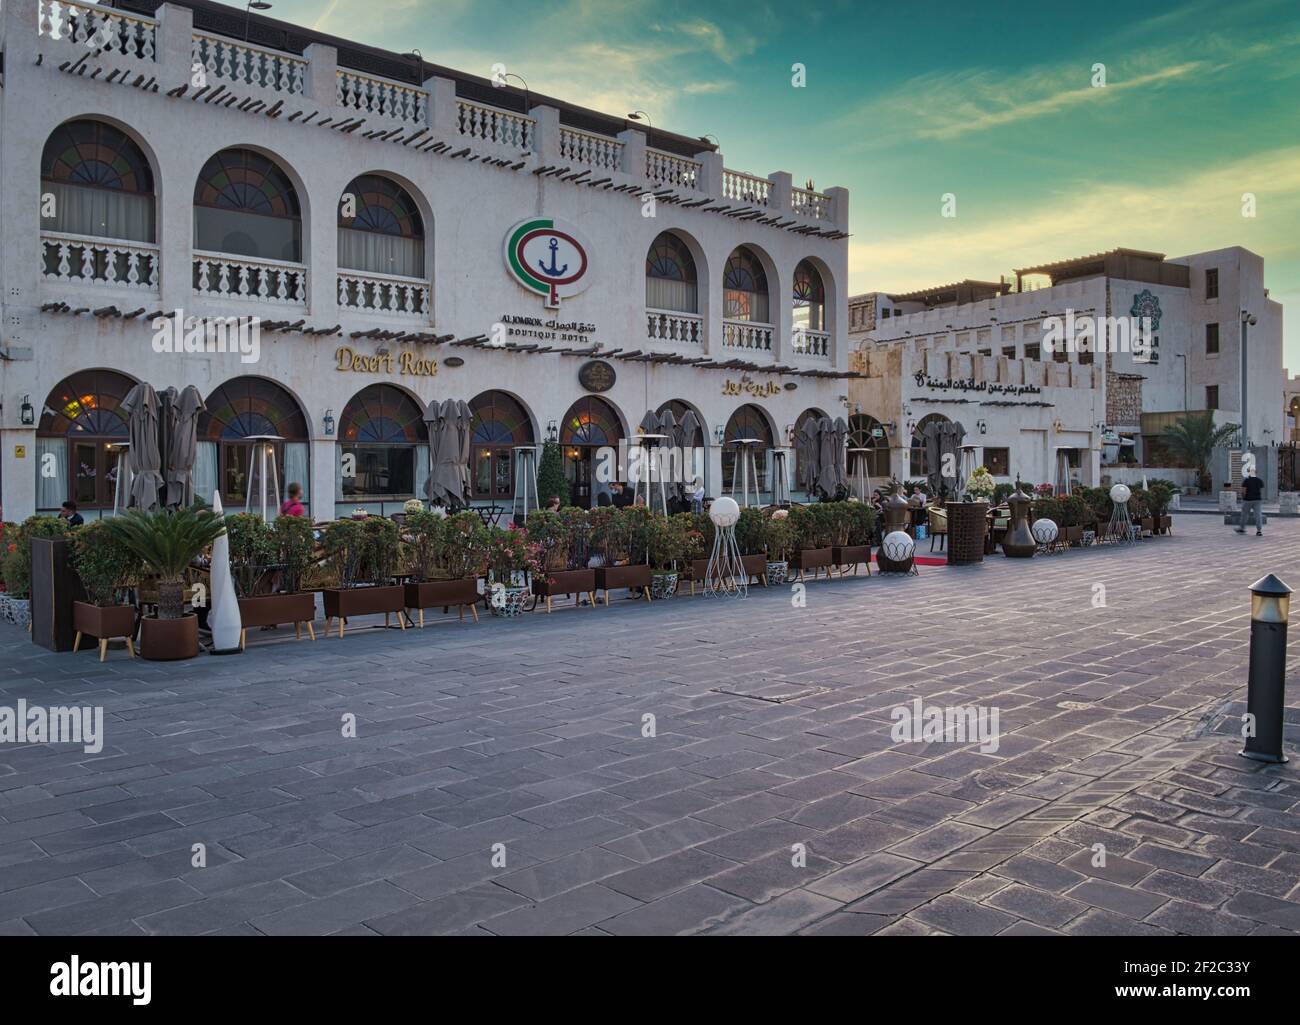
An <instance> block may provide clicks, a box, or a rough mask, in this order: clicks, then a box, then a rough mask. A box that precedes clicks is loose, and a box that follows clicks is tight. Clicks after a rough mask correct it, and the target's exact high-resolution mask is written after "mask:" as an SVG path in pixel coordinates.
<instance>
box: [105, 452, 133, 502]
mask: <svg viewBox="0 0 1300 1025" xmlns="http://www.w3.org/2000/svg"><path fill="white" fill-rule="evenodd" d="M109 448H110V449H112V450H114V454H115V455H116V457H117V474H116V476H115V478H114V480H113V515H114V516H120V515H121V514H122V513H124V512H126V504H127V502H128V501H129V500H130V497H131V467H130V465H129V463H128V460H127V458H126V457H127V455H128V454H129V453H130V451H131V443H130V442H129V441H121V442H113V443H112V444H111V445H110V446H109Z"/></svg>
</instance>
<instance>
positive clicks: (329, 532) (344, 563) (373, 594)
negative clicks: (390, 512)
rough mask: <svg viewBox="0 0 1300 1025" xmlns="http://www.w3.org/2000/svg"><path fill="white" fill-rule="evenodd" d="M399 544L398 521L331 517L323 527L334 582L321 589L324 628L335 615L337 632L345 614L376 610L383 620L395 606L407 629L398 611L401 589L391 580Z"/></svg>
mask: <svg viewBox="0 0 1300 1025" xmlns="http://www.w3.org/2000/svg"><path fill="white" fill-rule="evenodd" d="M400 544H401V537H400V534H399V532H398V529H397V524H396V523H394V522H393V521H392V520H390V519H386V518H385V517H382V516H367V517H365V518H364V519H360V520H336V521H335V522H333V523H331V524H330V525H329V526H328V527H326V528H325V555H326V557H327V558H328V559H329V560H330V562H331V563H332V564H333V568H334V570H335V573H336V574H337V579H338V584H339V586H338V587H330V588H326V589H325V591H324V592H323V597H324V600H325V632H326V633H329V629H330V625H331V624H332V622H333V621H334V619H336V618H337V619H338V621H339V637H340V638H342V637H343V631H344V627H345V626H346V624H347V621H348V620H349V619H350V618H352V617H353V616H371V615H378V614H379V613H381V612H382V613H383V614H384V625H385V626H387V625H388V621H389V616H390V615H392V614H393V613H394V612H396V613H397V614H398V616H397V623H398V625H399V626H400V627H401V628H402V629H403V630H405V629H406V620H405V617H404V616H403V615H402V610H403V609H404V608H405V604H404V602H405V599H406V592H405V590H404V589H403V587H402V585H401V584H395V583H393V576H394V574H395V573H396V571H397V559H398V547H399V545H400Z"/></svg>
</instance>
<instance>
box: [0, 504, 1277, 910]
mask: <svg viewBox="0 0 1300 1025" xmlns="http://www.w3.org/2000/svg"><path fill="white" fill-rule="evenodd" d="M1175 531H1176V533H1175V534H1174V535H1173V536H1172V537H1169V538H1164V539H1157V540H1151V541H1147V542H1143V543H1142V544H1140V545H1137V546H1132V547H1115V548H1106V549H1088V550H1081V551H1073V552H1069V553H1065V554H1060V555H1055V556H1050V557H1038V558H1035V559H1033V560H1031V561H1029V562H1023V561H1019V560H1008V559H1004V558H1002V557H1001V556H999V557H996V558H994V559H991V560H989V561H988V562H986V563H985V564H984V565H983V566H979V567H970V568H943V569H923V570H922V572H921V575H920V576H918V577H911V578H906V579H901V578H882V577H873V578H871V579H865V578H862V577H858V578H852V577H850V578H847V579H843V580H833V581H829V582H828V581H819V582H817V583H811V582H810V583H809V584H808V586H807V590H806V607H802V608H800V607H795V604H796V603H794V602H792V597H793V596H792V592H791V591H790V589H789V588H773V589H771V590H767V591H763V590H761V589H760V590H755V591H751V593H750V596H749V598H747V599H745V600H737V601H726V600H713V599H709V600H706V599H704V598H702V597H701V598H694V599H690V598H677V599H673V600H671V601H666V602H659V603H655V604H654V605H646V604H645V603H644V602H640V601H636V602H633V601H619V600H615V601H614V602H613V603H612V604H611V607H609V608H608V609H606V608H603V607H601V608H597V609H591V608H577V609H575V608H566V609H564V610H557V611H556V612H555V613H554V614H552V615H550V616H547V615H545V614H540V613H539V614H533V615H530V616H526V617H524V618H523V619H522V620H520V621H513V622H512V621H500V620H490V619H488V618H487V617H484V621H483V622H482V623H481V624H478V625H475V624H473V623H471V622H469V621H466V622H464V623H461V622H458V621H456V618H455V616H454V615H453V616H450V617H448V619H447V620H446V621H442V620H441V617H438V616H435V617H433V619H434V620H437V621H436V622H431V623H430V625H429V626H428V627H427V628H426V629H424V630H422V631H421V630H408V631H406V632H405V633H401V632H399V631H397V630H388V631H384V630H381V629H355V630H353V631H351V632H350V633H349V635H348V636H347V637H346V638H345V639H344V640H342V641H340V640H338V639H337V638H336V637H333V638H329V639H321V640H318V641H316V642H315V643H311V642H308V641H302V642H295V641H293V639H292V635H291V634H286V633H284V632H276V633H264V632H255V633H254V634H253V635H252V638H251V643H250V647H249V650H248V652H247V653H246V654H245V655H243V656H240V657H228V658H211V657H207V656H203V657H200V658H198V659H195V660H192V661H190V662H185V663H179V664H165V663H146V662H142V661H138V660H137V661H130V660H128V659H127V658H126V656H125V654H124V653H112V654H111V655H110V659H109V661H108V662H106V663H104V664H102V665H101V664H100V663H99V662H98V661H97V660H96V655H95V654H94V653H83V654H79V655H71V654H63V655H54V654H52V653H49V652H46V651H44V650H42V649H39V648H36V647H34V646H32V645H31V644H30V643H29V642H28V640H27V638H26V635H25V634H23V633H20V632H19V631H18V630H16V629H15V628H13V627H9V626H0V706H9V707H12V706H14V704H15V703H16V702H17V700H18V699H19V698H25V699H26V700H27V701H28V702H29V703H39V704H43V705H47V706H50V705H69V704H72V705H83V704H97V705H101V706H102V707H103V709H104V715H105V734H106V737H105V746H104V749H103V750H102V751H101V752H99V753H98V754H93V755H92V754H87V753H85V752H84V751H83V750H82V749H81V748H80V747H78V746H75V745H58V746H55V745H0V934H22V935H31V934H37V933H54V934H90V933H100V934H118V935H120V934H132V933H134V934H141V933H143V934H155V935H169V934H192V933H234V934H255V933H261V934H330V933H333V934H361V933H363V934H376V933H378V934H386V935H411V934H434V933H438V934H441V933H457V934H459V933H477V934H483V933H494V934H503V935H505V934H556V933H582V934H597V933H604V934H615V935H624V934H645V933H693V932H717V933H796V932H800V933H807V934H841V935H865V934H871V933H874V934H879V935H891V934H898V935H917V934H934V933H951V934H957V933H976V934H993V933H1008V934H1026V933H1028V934H1036V935H1037V934H1044V935H1046V934H1077V935H1084V934H1105V933H1114V934H1125V935H1132V934H1148V933H1149V934H1160V933H1169V934H1172V933H1187V934H1198V935H1199V934H1252V933H1258V934H1272V933H1278V934H1281V933H1295V932H1300V759H1293V761H1292V762H1291V763H1290V764H1289V765H1287V766H1280V767H1273V766H1261V765H1259V764H1257V763H1254V762H1249V761H1246V760H1244V759H1242V758H1240V757H1239V756H1238V755H1237V750H1238V749H1239V747H1240V739H1239V738H1235V737H1234V736H1233V735H1232V734H1233V731H1234V730H1235V729H1236V728H1237V722H1238V720H1237V716H1239V715H1240V711H1241V708H1242V702H1243V701H1244V697H1245V662H1246V653H1247V641H1248V631H1249V619H1248V613H1249V601H1248V594H1247V592H1246V587H1247V585H1248V584H1250V583H1251V582H1252V581H1253V580H1255V579H1256V578H1258V577H1260V576H1262V575H1263V574H1264V573H1266V572H1277V573H1278V574H1279V575H1280V576H1282V577H1283V578H1284V579H1289V580H1290V581H1291V583H1293V584H1297V583H1298V582H1300V523H1297V524H1292V523H1291V522H1290V521H1277V522H1276V525H1273V524H1270V531H1269V537H1268V542H1267V545H1265V544H1264V543H1262V542H1258V543H1257V542H1256V539H1255V538H1253V537H1245V538H1243V537H1239V536H1238V535H1236V534H1234V533H1231V532H1230V531H1228V530H1226V529H1225V528H1223V527H1222V526H1221V525H1219V524H1217V522H1215V521H1214V520H1213V519H1212V518H1209V517H1203V516H1202V517H1197V516H1179V517H1176V519H1175ZM1102 599H1104V604H1103V603H1102ZM358 625H360V624H358ZM318 635H319V631H318ZM1295 650H1296V651H1297V652H1298V653H1300V646H1297V647H1296V648H1295ZM1298 667H1300V654H1297V655H1296V656H1295V657H1293V658H1292V660H1291V669H1292V672H1293V673H1294V672H1295V670H1296V668H1298ZM1293 690H1294V685H1293ZM1296 697H1300V695H1296V696H1295V697H1293V699H1292V701H1293V705H1300V701H1297V700H1296ZM916 698H920V699H922V700H923V701H924V703H925V704H926V705H927V706H940V707H943V706H959V705H964V706H970V705H975V706H983V707H985V708H990V709H992V708H996V709H997V710H998V712H999V717H1000V718H999V725H1000V744H999V746H998V749H997V750H996V751H982V750H981V746H980V745H979V744H978V743H943V742H933V741H932V742H928V743H926V742H913V743H896V742H895V741H893V740H892V739H891V736H890V729H891V726H892V725H893V720H892V719H891V715H890V713H891V710H893V709H895V708H897V707H899V706H909V705H910V703H911V702H912V701H913V699H916ZM345 715H354V716H355V717H356V724H357V727H356V734H357V735H356V737H355V738H345V737H344V736H343V735H342V734H343V730H342V718H343V717H344V716H345ZM648 715H652V716H654V736H653V737H647V736H643V722H644V720H643V717H645V716H648ZM1288 715H1289V717H1290V723H1291V726H1290V728H1289V736H1290V737H1291V740H1292V742H1294V741H1296V740H1300V736H1297V734H1300V707H1292V708H1290V709H1289V712H1288ZM195 844H203V845H205V848H206V866H205V867H194V865H193V858H194V855H193V853H192V852H193V849H194V845H195ZM796 852H802V854H801V855H799V856H798V857H796ZM1103 852H1104V862H1103V860H1102V859H1101V858H1100V857H1099V855H1100V854H1101V853H1103ZM502 855H503V856H504V864H502V863H501V857H502ZM494 856H495V857H494ZM795 861H798V862H799V864H798V865H797V866H796V864H794V862H795Z"/></svg>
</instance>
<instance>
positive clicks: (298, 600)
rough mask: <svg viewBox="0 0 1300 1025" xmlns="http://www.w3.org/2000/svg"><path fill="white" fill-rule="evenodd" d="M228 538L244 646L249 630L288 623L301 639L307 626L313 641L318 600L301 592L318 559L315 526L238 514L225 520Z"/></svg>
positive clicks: (305, 521)
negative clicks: (304, 625) (306, 577)
mask: <svg viewBox="0 0 1300 1025" xmlns="http://www.w3.org/2000/svg"><path fill="white" fill-rule="evenodd" d="M226 535H227V536H228V537H229V538H230V570H231V574H230V575H231V577H232V579H233V580H234V582H235V595H236V600H237V601H238V603H239V619H240V624H241V626H242V630H241V633H240V646H241V647H242V646H243V645H244V643H245V642H246V640H247V634H248V630H249V629H250V628H254V627H268V626H280V625H282V624H289V623H292V624H293V626H294V634H295V636H297V637H301V636H302V626H303V624H304V623H305V624H306V625H307V634H308V636H309V637H310V638H311V639H312V640H313V641H314V640H315V639H316V630H315V628H314V627H313V626H312V621H313V620H314V619H315V618H316V596H315V594H314V592H311V591H305V592H304V591H303V590H302V582H303V580H304V578H305V576H306V574H307V571H308V569H309V568H310V566H311V564H312V562H313V561H314V555H315V537H314V534H313V530H312V525H311V521H310V520H308V519H307V518H306V517H304V516H280V517H277V518H276V520H275V522H274V523H267V522H266V521H265V520H263V519H262V517H261V516H258V515H256V514H252V513H235V514H234V515H231V516H227V517H226Z"/></svg>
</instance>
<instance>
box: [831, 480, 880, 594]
mask: <svg viewBox="0 0 1300 1025" xmlns="http://www.w3.org/2000/svg"><path fill="white" fill-rule="evenodd" d="M836 504H837V505H839V506H840V508H839V509H838V510H837V512H836V516H835V521H834V527H835V544H834V545H833V546H832V550H831V561H832V562H833V563H834V564H835V565H836V566H839V567H840V574H841V575H843V574H845V573H847V572H848V567H849V566H852V567H853V575H854V576H857V573H858V565H859V564H862V565H864V566H866V567H867V576H871V538H872V536H873V534H874V532H875V527H876V510H874V509H873V508H871V506H870V505H869V504H867V503H866V502H859V501H857V500H855V499H850V500H849V501H847V502H838V503H836Z"/></svg>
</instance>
